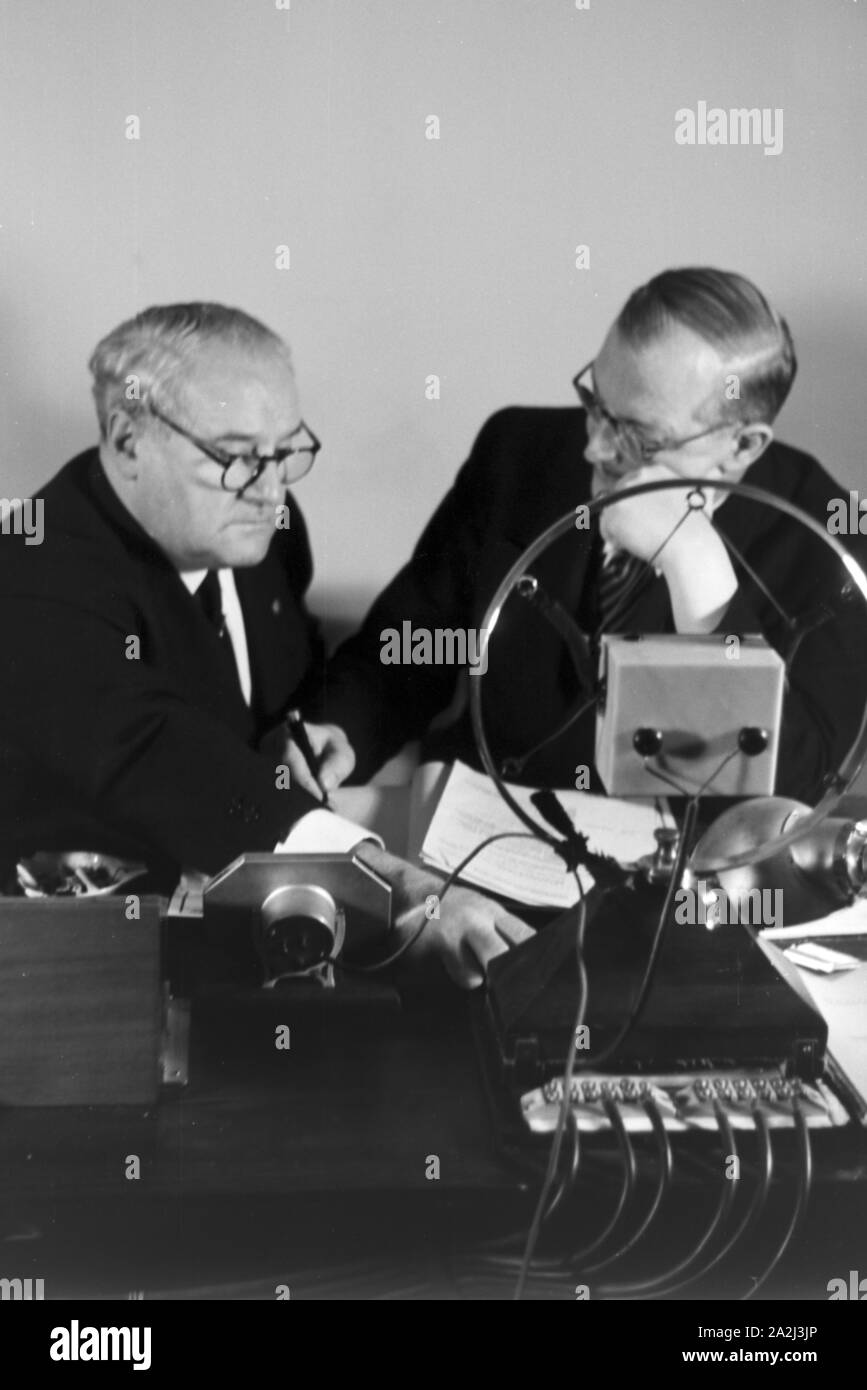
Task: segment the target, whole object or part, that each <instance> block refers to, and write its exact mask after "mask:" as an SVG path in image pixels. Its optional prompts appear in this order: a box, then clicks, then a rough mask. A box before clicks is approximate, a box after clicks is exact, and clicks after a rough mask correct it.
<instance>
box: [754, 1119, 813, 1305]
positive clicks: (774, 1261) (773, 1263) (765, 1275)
mask: <svg viewBox="0 0 867 1390" xmlns="http://www.w3.org/2000/svg"><path fill="white" fill-rule="evenodd" d="M792 1115H793V1117H794V1120H795V1130H796V1133H797V1136H798V1145H799V1150H800V1152H799V1157H800V1171H799V1174H798V1191H797V1195H796V1197H795V1206H794V1209H793V1211H792V1216H791V1220H790V1221H789V1222H788V1225H787V1226H786V1229H785V1231H784V1233H783V1239H782V1240H781V1241H780V1244H779V1245H778V1246H777V1249H776V1252H775V1253H774V1255H773V1257H772V1258H771V1260H770V1261H769V1262H768V1264H767V1265H766V1266H765V1268H764V1270H763V1271H762V1273H761V1275H760V1276H759V1278H758V1279H757V1280H756V1281H755V1283H754V1284H753V1287H752V1288H751V1289H749V1290H748V1291H747V1292H746V1293H745V1294H742V1295H741V1299H740V1301H741V1302H742V1303H744V1302H746V1300H747V1299H749V1298H752V1297H753V1295H754V1294H755V1293H757V1292H758V1290H759V1289H760V1288H761V1287H762V1285H763V1284H764V1283H765V1282H766V1281H767V1279H769V1278H770V1276H771V1274H772V1273H773V1271H774V1270H775V1269H776V1267H777V1265H778V1264H779V1263H780V1260H781V1259H782V1258H783V1256H784V1255H785V1253H786V1251H787V1250H788V1248H789V1245H790V1244H791V1242H792V1240H793V1238H794V1235H795V1232H796V1231H797V1229H798V1226H799V1225H800V1223H801V1220H802V1218H803V1215H804V1212H805V1211H806V1209H807V1203H808V1202H809V1200H810V1189H811V1187H812V1181H813V1150H812V1146H811V1144H810V1131H809V1128H808V1126H807V1121H806V1119H805V1118H804V1112H803V1110H802V1109H801V1107H800V1105H799V1104H798V1099H797V1097H794V1098H793V1099H792Z"/></svg>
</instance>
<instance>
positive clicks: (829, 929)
mask: <svg viewBox="0 0 867 1390" xmlns="http://www.w3.org/2000/svg"><path fill="white" fill-rule="evenodd" d="M817 936H867V898H857V899H856V900H855V902H854V903H851V904H850V906H849V907H841V908H840V910H839V912H829V914H828V916H827V917H820V918H818V920H817V921H815V922H800V923H799V924H798V926H796V927H767V928H766V929H765V931H763V932H762V940H765V941H803V940H806V939H807V938H808V937H809V938H810V940H813V939H814V938H815V937H817Z"/></svg>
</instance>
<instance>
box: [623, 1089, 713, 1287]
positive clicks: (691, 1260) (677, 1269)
mask: <svg viewBox="0 0 867 1390" xmlns="http://www.w3.org/2000/svg"><path fill="white" fill-rule="evenodd" d="M713 1110H714V1118H715V1119H716V1123H717V1130H718V1131H719V1135H720V1138H721V1140H722V1143H723V1154H724V1156H725V1158H726V1161H728V1159H729V1158H730V1157H733V1158H735V1159H737V1156H738V1151H737V1145H736V1143H735V1137H734V1132H733V1130H732V1127H731V1125H730V1123H729V1118H728V1116H727V1115H726V1113H725V1111H724V1110H723V1108H722V1106H721V1105H720V1103H719V1101H718V1100H716V1099H715V1100H714V1102H713ZM736 1193H737V1184H736V1183H734V1182H732V1181H731V1179H730V1178H729V1177H728V1176H727V1175H726V1172H725V1169H723V1176H722V1184H721V1187H720V1195H719V1199H718V1201H717V1205H716V1210H715V1211H714V1214H713V1217H712V1218H711V1222H710V1224H709V1226H708V1227H707V1229H706V1231H705V1233H704V1235H703V1236H702V1237H701V1239H700V1240H699V1241H698V1242H697V1244H696V1245H694V1246H693V1248H692V1250H691V1251H689V1253H688V1254H687V1255H684V1256H683V1258H682V1259H680V1260H678V1262H677V1264H675V1265H673V1266H672V1267H671V1268H670V1269H666V1270H664V1271H663V1273H662V1274H657V1275H655V1276H654V1278H652V1279H639V1280H634V1281H630V1282H628V1283H625V1284H608V1285H604V1286H603V1287H601V1288H600V1289H599V1294H600V1295H601V1297H603V1298H621V1299H624V1300H629V1299H632V1298H648V1297H655V1296H657V1294H659V1293H661V1292H663V1291H664V1290H665V1288H666V1286H667V1285H668V1284H670V1283H671V1281H672V1279H675V1278H676V1277H677V1276H678V1275H680V1274H685V1273H686V1271H687V1270H688V1269H690V1268H691V1267H692V1266H693V1265H695V1263H696V1262H697V1260H698V1259H699V1258H700V1256H701V1255H702V1253H703V1252H704V1251H705V1250H706V1249H707V1247H708V1246H709V1245H710V1243H711V1241H712V1240H713V1239H714V1237H715V1236H716V1234H717V1232H718V1231H719V1230H720V1229H721V1228H722V1226H723V1224H724V1222H725V1220H726V1218H727V1217H728V1215H729V1212H730V1211H731V1208H732V1206H733V1205H734V1200H735V1195H736ZM693 1277H694V1276H691V1277H690V1278H689V1279H686V1280H684V1281H682V1282H683V1283H692V1282H693Z"/></svg>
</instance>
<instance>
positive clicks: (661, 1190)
mask: <svg viewBox="0 0 867 1390" xmlns="http://www.w3.org/2000/svg"><path fill="white" fill-rule="evenodd" d="M643 1108H644V1111H645V1114H646V1115H647V1117H648V1119H649V1120H650V1123H651V1126H652V1128H653V1134H654V1138H655V1139H656V1150H657V1159H658V1176H657V1179H656V1189H655V1191H654V1194H653V1197H652V1199H651V1202H650V1206H649V1207H648V1209H647V1212H646V1214H645V1215H644V1216H643V1217H642V1220H641V1224H640V1225H639V1226H637V1227H636V1229H635V1230H634V1231H633V1233H632V1235H631V1236H629V1238H628V1239H627V1240H625V1241H624V1242H623V1243H622V1244H621V1245H618V1247H617V1249H616V1250H613V1251H612V1252H611V1253H610V1254H609V1255H606V1256H605V1258H604V1260H594V1262H593V1264H589V1265H587V1264H585V1265H582V1267H581V1273H582V1274H596V1273H598V1271H599V1270H600V1269H605V1268H606V1267H607V1266H608V1265H610V1264H613V1263H614V1261H615V1260H619V1259H620V1258H621V1256H623V1255H625V1254H626V1253H627V1251H629V1250H632V1249H633V1248H634V1247H635V1246H636V1245H637V1244H638V1242H639V1241H640V1240H641V1237H642V1236H643V1235H644V1234H645V1233H646V1232H647V1231H648V1230H649V1229H650V1227H651V1225H652V1223H653V1221H654V1220H655V1218H656V1215H657V1213H658V1211H659V1209H660V1207H661V1206H662V1203H663V1201H664V1200H665V1197H666V1195H667V1193H668V1189H669V1186H670V1184H671V1174H672V1167H673V1163H672V1155H671V1140H670V1139H669V1137H668V1130H667V1129H666V1128H665V1123H664V1121H663V1118H662V1114H661V1112H660V1109H659V1106H658V1105H657V1103H656V1101H655V1100H653V1099H650V1100H645V1101H644V1102H643Z"/></svg>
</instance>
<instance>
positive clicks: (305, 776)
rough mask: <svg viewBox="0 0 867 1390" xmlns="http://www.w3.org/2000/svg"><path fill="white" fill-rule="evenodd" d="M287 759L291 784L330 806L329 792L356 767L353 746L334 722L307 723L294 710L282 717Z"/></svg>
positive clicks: (297, 711) (298, 712)
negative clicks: (285, 736)
mask: <svg viewBox="0 0 867 1390" xmlns="http://www.w3.org/2000/svg"><path fill="white" fill-rule="evenodd" d="M284 724H285V729H286V735H287V747H286V761H287V763H288V766H289V773H290V776H291V778H292V784H293V786H296V787H302V788H303V790H304V791H306V792H309V793H310V795H311V796H315V797H316V799H317V801H321V802H322V804H323V805H324V806H329V807H330V803H329V799H328V796H329V792H332V791H334V789H335V788H336V787H339V786H340V784H341V782H344V781H345V780H346V778H347V777H348V776H349V774H350V773H351V772H352V769H353V768H354V767H355V754H354V752H353V751H352V745H351V744H350V742H349V740H348V738H347V737H346V735H345V733H344V732H343V730H342V729H341V728H339V727H338V725H336V724H308V723H305V721H304V720H303V719H302V717H301V713H300V711H299V710H297V709H292V710H288V711H287V713H286V716H285V719H284Z"/></svg>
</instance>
